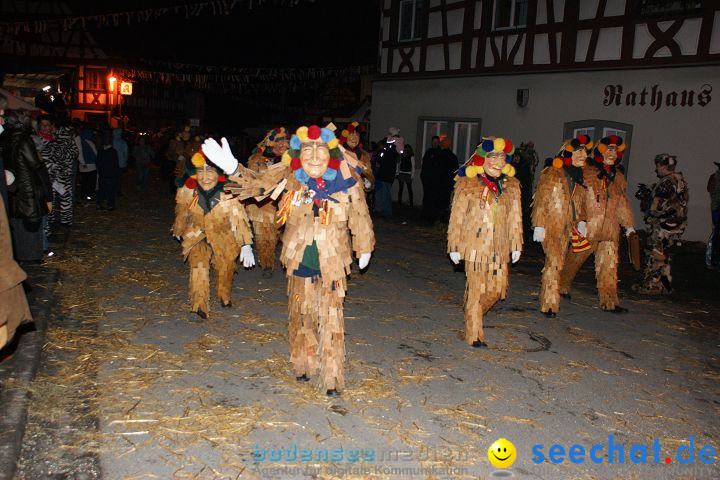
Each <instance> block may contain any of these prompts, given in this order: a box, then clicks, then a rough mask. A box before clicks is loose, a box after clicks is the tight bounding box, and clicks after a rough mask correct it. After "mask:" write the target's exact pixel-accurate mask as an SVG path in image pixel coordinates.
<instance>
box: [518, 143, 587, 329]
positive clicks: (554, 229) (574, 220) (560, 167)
mask: <svg viewBox="0 0 720 480" xmlns="http://www.w3.org/2000/svg"><path fill="white" fill-rule="evenodd" d="M592 148H593V143H592V141H591V140H590V137H588V136H587V135H580V136H579V137H577V138H574V139H572V140H568V141H566V142H565V143H564V144H563V146H562V148H561V149H560V152H559V153H558V155H557V156H556V157H555V159H554V160H553V161H552V165H551V166H548V167H546V168H545V169H544V170H543V171H542V173H541V174H540V180H539V181H538V186H537V189H536V190H535V195H534V197H533V210H532V224H533V240H534V241H536V242H541V243H542V247H543V251H544V252H545V266H544V267H543V270H542V280H541V284H540V295H539V299H540V311H541V312H543V313H544V314H545V315H546V316H547V317H554V316H555V315H556V314H557V312H558V311H559V310H560V272H562V269H563V265H564V263H565V257H566V256H567V255H574V254H577V253H580V252H583V251H585V250H588V249H590V244H589V243H588V241H587V239H586V237H585V236H586V235H587V223H586V222H585V220H586V219H587V217H586V214H585V198H586V195H585V183H584V179H583V167H584V166H585V164H586V161H587V157H588V154H589V153H590V152H592ZM568 247H570V248H569V249H568Z"/></svg>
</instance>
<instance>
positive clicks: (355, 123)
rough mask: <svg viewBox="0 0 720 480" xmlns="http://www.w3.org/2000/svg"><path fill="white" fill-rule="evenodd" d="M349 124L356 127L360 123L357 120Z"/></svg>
mask: <svg viewBox="0 0 720 480" xmlns="http://www.w3.org/2000/svg"><path fill="white" fill-rule="evenodd" d="M350 125H352V126H353V127H357V126H358V125H360V124H359V123H358V122H352V123H351V124H350Z"/></svg>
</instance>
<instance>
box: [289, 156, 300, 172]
mask: <svg viewBox="0 0 720 480" xmlns="http://www.w3.org/2000/svg"><path fill="white" fill-rule="evenodd" d="M300 167H302V162H300V159H299V158H297V157H295V158H293V159H292V160H290V168H292V169H293V170H297V169H298V168H300Z"/></svg>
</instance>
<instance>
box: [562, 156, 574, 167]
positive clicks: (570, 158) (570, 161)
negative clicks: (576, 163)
mask: <svg viewBox="0 0 720 480" xmlns="http://www.w3.org/2000/svg"><path fill="white" fill-rule="evenodd" d="M563 162H564V163H565V165H567V166H568V167H569V166H570V165H572V157H568V158H566V159H564V160H563Z"/></svg>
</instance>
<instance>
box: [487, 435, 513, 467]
mask: <svg viewBox="0 0 720 480" xmlns="http://www.w3.org/2000/svg"><path fill="white" fill-rule="evenodd" d="M516 453H517V452H516V451H515V445H513V444H512V443H510V442H508V441H507V440H505V439H504V438H501V439H500V440H497V441H496V442H495V443H493V444H492V445H490V448H488V460H490V463H492V464H493V465H495V466H496V467H498V468H507V467H509V466H510V465H512V464H513V462H515V457H516Z"/></svg>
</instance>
